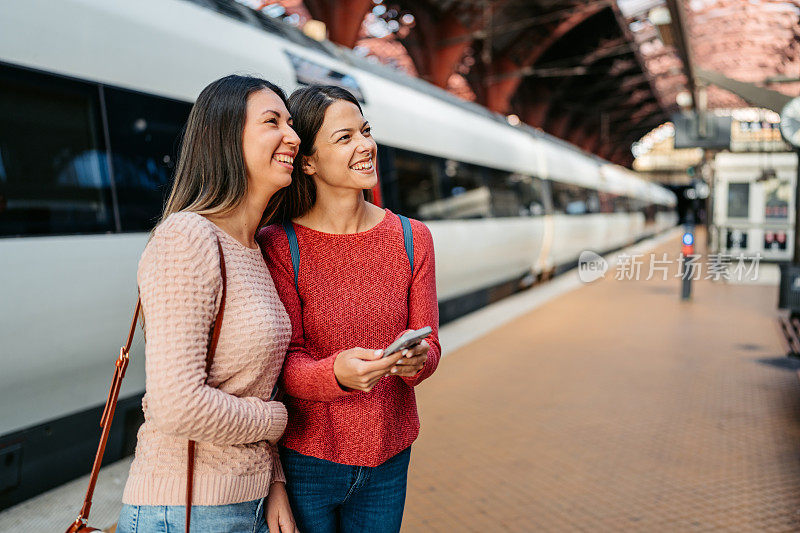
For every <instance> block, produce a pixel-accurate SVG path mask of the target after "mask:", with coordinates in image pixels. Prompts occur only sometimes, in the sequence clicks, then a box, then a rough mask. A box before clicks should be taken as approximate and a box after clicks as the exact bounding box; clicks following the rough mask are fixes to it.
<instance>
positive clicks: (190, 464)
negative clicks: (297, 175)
mask: <svg viewBox="0 0 800 533" xmlns="http://www.w3.org/2000/svg"><path fill="white" fill-rule="evenodd" d="M217 248H218V249H219V268H220V272H221V274H222V301H221V302H220V304H219V313H217V319H216V320H215V321H214V331H213V333H212V335H211V341H210V342H209V344H208V352H207V354H206V376H208V371H209V370H210V369H211V362H212V361H213V360H214V351H215V350H216V349H217V341H218V340H219V332H220V328H221V327H222V316H223V314H224V312H225V288H226V285H227V278H226V277H225V256H224V255H223V253H222V244H220V242H219V239H217ZM141 310H142V300H141V299H139V300H138V301H137V302H136V310H135V311H134V312H133V321H132V322H131V329H130V331H129V332H128V341H127V342H126V343H125V346H123V347H122V348H120V349H119V357H117V362H116V368H115V369H114V378H113V379H112V381H111V388H110V389H109V391H108V399H107V400H106V407H105V409H103V416H101V417H100V427H101V428H103V431H102V433H101V434H100V444H99V445H98V447H97V454H95V456H94V464H93V465H92V475H91V476H90V477H89V488H88V489H87V490H86V498H85V499H84V500H83V507H81V512H80V514H79V515H78V518H76V519H75V521H74V522H73V523H72V524H71V525H70V526H69V527H68V528H67V533H88V532H89V531H101V530H99V529H97V528H94V527H90V526H89V525H88V520H89V511H90V510H91V508H92V496H93V494H94V487H95V485H96V484H97V474H98V473H99V472H100V464H101V463H102V462H103V453H105V450H106V443H107V442H108V434H109V432H110V431H111V422H112V421H113V420H114V411H115V410H116V408H117V398H119V390H120V387H121V386H122V379H123V378H124V377H125V370H126V369H127V368H128V361H129V359H130V358H129V355H128V354H129V352H130V349H131V344H132V343H133V334H134V333H135V332H136V324H137V322H138V321H139V313H140V312H141ZM194 449H195V442H194V441H193V440H190V441H189V444H188V445H187V451H186V533H189V523H190V521H191V512H192V484H193V480H194Z"/></svg>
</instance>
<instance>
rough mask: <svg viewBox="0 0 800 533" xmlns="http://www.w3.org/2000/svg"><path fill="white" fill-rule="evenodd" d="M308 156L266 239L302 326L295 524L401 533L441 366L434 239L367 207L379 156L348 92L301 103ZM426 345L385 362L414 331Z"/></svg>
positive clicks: (297, 348) (295, 389)
mask: <svg viewBox="0 0 800 533" xmlns="http://www.w3.org/2000/svg"><path fill="white" fill-rule="evenodd" d="M289 109H290V110H291V112H292V115H293V116H294V119H295V130H296V131H297V133H298V134H299V135H300V139H301V145H300V153H299V154H298V157H297V159H296V161H295V173H294V176H293V180H292V184H291V185H290V187H289V188H287V189H285V190H283V191H281V192H280V193H278V195H276V197H275V199H274V200H273V202H275V204H276V207H277V211H276V212H275V214H274V215H273V217H272V219H271V220H272V221H273V222H281V223H282V225H281V224H274V225H271V226H268V227H267V228H265V229H264V230H262V231H261V232H259V235H258V240H259V242H260V243H261V245H262V247H263V249H264V254H265V256H266V258H267V264H268V266H269V268H270V272H271V273H272V276H273V279H274V280H275V284H276V286H277V289H278V292H279V294H280V297H281V300H283V303H284V305H285V306H286V310H287V312H288V313H289V317H290V318H291V322H292V340H291V343H290V346H289V351H288V353H287V356H286V361H285V364H284V368H283V374H282V379H281V382H282V384H283V387H284V389H285V393H286V405H287V408H288V411H289V424H288V426H287V429H286V433H285V434H284V437H283V440H282V441H281V448H280V451H281V461H282V464H283V467H284V472H285V473H286V478H287V481H286V489H287V492H288V494H289V500H290V502H291V505H292V510H293V512H294V516H295V518H296V519H297V524H298V526H299V527H300V529H301V530H302V531H307V532H313V533H333V532H336V531H341V532H345V533H356V532H364V533H367V532H368V533H395V532H397V531H399V530H400V523H401V520H402V516H403V506H404V503H405V493H406V479H407V471H408V465H409V458H410V450H411V444H412V443H413V442H414V440H415V439H416V437H417V435H418V433H419V417H418V415H417V404H416V400H415V395H414V387H416V386H417V385H419V383H420V382H422V381H423V380H424V379H425V378H427V377H428V376H430V375H431V374H432V373H433V372H434V370H435V369H436V366H437V364H438V362H439V353H440V350H439V340H438V326H439V313H438V305H437V300H436V281H435V267H434V253H433V240H432V238H431V233H430V231H428V228H426V227H425V225H424V224H422V223H421V222H418V221H416V220H411V221H409V220H408V219H406V218H404V217H400V216H398V215H396V214H394V213H392V212H391V211H389V210H388V209H381V208H380V207H378V206H376V205H373V204H372V203H370V202H369V201H367V199H366V195H365V194H364V193H365V191H369V190H370V189H372V188H373V187H375V186H376V185H377V183H378V177H377V174H376V170H375V165H376V155H377V154H376V151H377V145H376V143H375V141H374V139H373V138H372V135H371V130H370V126H369V123H368V122H367V120H366V119H365V118H364V116H363V113H362V110H361V106H360V104H359V102H358V100H357V99H356V98H355V97H353V95H352V94H350V93H349V92H347V91H346V90H344V89H341V88H338V87H330V86H312V87H307V88H304V89H300V90H298V91H295V93H294V94H292V96H291V97H290V98H289ZM426 326H428V327H430V328H431V329H432V333H431V334H430V336H429V337H428V338H427V341H423V342H421V343H420V344H419V345H417V346H416V347H414V348H412V349H409V350H403V351H399V352H397V353H395V354H387V356H386V357H383V355H384V354H383V350H382V348H385V347H387V346H388V345H389V344H390V343H392V341H393V340H394V339H395V338H396V337H397V336H398V335H399V334H401V333H403V332H404V331H405V330H407V329H421V328H424V327H426Z"/></svg>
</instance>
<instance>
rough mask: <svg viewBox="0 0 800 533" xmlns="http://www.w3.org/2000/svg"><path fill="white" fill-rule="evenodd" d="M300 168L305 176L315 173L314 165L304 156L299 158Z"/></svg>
mask: <svg viewBox="0 0 800 533" xmlns="http://www.w3.org/2000/svg"><path fill="white" fill-rule="evenodd" d="M300 170H302V171H303V174H305V175H306V176H313V175H314V174H316V173H317V167H316V166H314V163H313V162H312V161H311V160H310V159H309V158H308V157H306V156H302V159H301V160H300Z"/></svg>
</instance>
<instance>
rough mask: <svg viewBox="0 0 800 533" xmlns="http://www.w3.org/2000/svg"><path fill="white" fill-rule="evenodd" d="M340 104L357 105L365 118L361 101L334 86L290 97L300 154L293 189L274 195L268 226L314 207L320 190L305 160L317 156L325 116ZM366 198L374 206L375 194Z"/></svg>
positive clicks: (366, 194)
mask: <svg viewBox="0 0 800 533" xmlns="http://www.w3.org/2000/svg"><path fill="white" fill-rule="evenodd" d="M339 100H345V101H347V102H350V103H352V104H354V105H355V106H356V107H357V108H358V110H359V112H360V113H361V114H362V115H363V114H364V111H363V110H362V109H361V104H360V103H359V102H358V99H357V98H356V97H355V96H353V94H352V93H351V92H350V91H348V90H346V89H343V88H341V87H336V86H335V85H309V86H308V87H303V88H302V89H297V90H296V91H294V92H293V93H292V95H291V96H290V97H289V105H288V107H289V114H290V115H291V116H292V119H293V120H294V131H295V132H296V133H297V135H298V136H299V137H300V151H299V153H298V154H297V156H296V157H295V158H294V170H293V171H292V183H291V185H289V186H288V187H286V188H284V189H281V190H280V191H278V192H277V193H275V194H274V195H273V196H272V199H271V200H270V202H269V204H268V205H267V210H266V212H267V213H269V219H268V221H267V223H268V224H274V223H279V222H285V221H287V220H291V219H293V218H297V217H299V216H302V215H304V214H306V213H308V211H310V210H311V208H312V207H314V203H315V202H316V201H317V186H316V185H315V184H314V180H313V179H311V177H310V176H307V175H306V174H305V173H304V172H303V158H304V157H311V156H312V155H314V152H315V151H316V148H315V147H314V141H315V140H316V138H317V133H319V130H320V128H321V127H322V123H323V122H325V112H326V111H327V110H328V108H329V107H330V106H331V104H333V103H334V102H337V101H339ZM364 198H366V199H367V201H370V202H371V201H372V191H371V190H365V191H364Z"/></svg>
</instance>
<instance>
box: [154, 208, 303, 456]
mask: <svg viewBox="0 0 800 533" xmlns="http://www.w3.org/2000/svg"><path fill="white" fill-rule="evenodd" d="M191 216H194V215H191V214H187V213H178V214H175V215H171V216H170V217H169V218H168V219H167V220H166V221H165V222H164V223H162V224H161V225H160V226H159V228H158V229H157V230H156V232H155V234H154V236H153V238H152V239H151V241H150V243H149V244H148V245H147V248H146V250H145V253H144V254H143V255H142V259H141V261H140V264H139V275H138V279H139V290H140V295H141V298H142V305H143V309H144V313H145V319H146V347H145V350H146V351H145V361H146V362H145V369H146V375H147V377H146V390H147V402H148V414H149V416H150V418H151V420H152V421H153V423H154V424H155V425H156V427H158V429H159V430H161V431H162V432H163V433H165V434H169V435H175V436H179V437H184V438H187V439H192V440H196V441H200V442H210V443H214V444H220V445H230V444H245V443H252V442H258V441H263V440H267V441H269V442H272V443H275V442H276V441H277V440H278V439H279V438H280V436H281V434H282V433H283V431H284V428H285V427H286V422H287V415H286V409H285V407H284V406H283V404H282V403H280V402H274V401H270V402H266V401H263V400H261V399H259V398H254V397H237V396H233V395H230V394H226V393H224V392H222V391H220V390H219V389H216V388H214V387H210V386H208V385H206V383H205V382H206V370H205V366H206V353H207V348H208V342H209V337H210V331H211V327H212V323H213V321H214V319H215V317H216V314H217V311H218V309H219V303H220V297H221V283H222V279H221V275H220V264H219V252H218V249H217V244H216V243H217V240H216V236H215V234H214V231H213V230H212V229H211V228H210V227H208V226H206V225H202V224H197V223H196V222H194V221H192V220H191V218H190V217H191ZM232 327H234V326H232ZM224 332H225V326H223V333H224Z"/></svg>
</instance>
